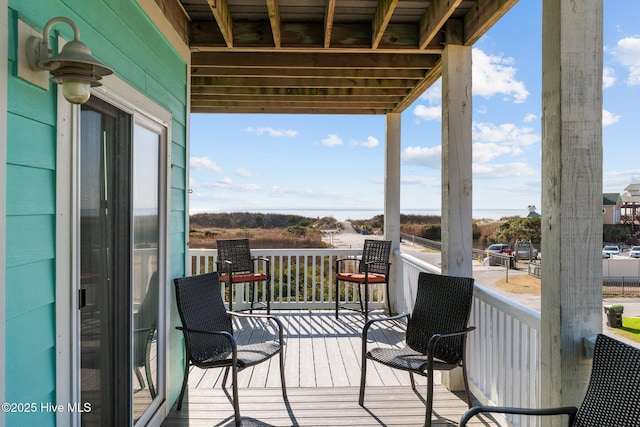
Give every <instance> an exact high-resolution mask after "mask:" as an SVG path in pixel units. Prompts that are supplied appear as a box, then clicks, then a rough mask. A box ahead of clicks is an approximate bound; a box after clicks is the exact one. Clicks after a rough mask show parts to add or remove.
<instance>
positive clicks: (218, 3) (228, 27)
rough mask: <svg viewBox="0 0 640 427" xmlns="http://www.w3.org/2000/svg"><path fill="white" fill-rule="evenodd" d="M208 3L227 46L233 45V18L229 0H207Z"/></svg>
mask: <svg viewBox="0 0 640 427" xmlns="http://www.w3.org/2000/svg"><path fill="white" fill-rule="evenodd" d="M207 3H208V4H209V8H211V12H212V13H213V17H214V18H215V19H216V22H217V23H218V27H219V28H220V32H221V33H222V36H223V37H224V41H225V42H226V43H227V47H233V18H232V17H231V12H230V11H229V4H228V3H227V0H207Z"/></svg>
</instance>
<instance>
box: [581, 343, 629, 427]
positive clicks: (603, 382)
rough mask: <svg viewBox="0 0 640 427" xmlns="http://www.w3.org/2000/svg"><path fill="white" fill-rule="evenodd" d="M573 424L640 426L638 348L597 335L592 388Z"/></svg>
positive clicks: (590, 387) (583, 426)
mask: <svg viewBox="0 0 640 427" xmlns="http://www.w3.org/2000/svg"><path fill="white" fill-rule="evenodd" d="M573 425H574V426H580V427H586V426H638V425H640V349H639V348H637V347H632V346H630V345H628V344H625V343H623V342H621V341H618V340H616V339H613V338H611V337H608V336H606V335H602V334H600V335H598V338H597V339H596V346H595V350H594V353H593V367H592V368H591V378H590V380H589V386H588V387H587V393H586V395H585V398H584V400H583V401H582V405H580V408H579V409H578V413H577V414H576V419H575V421H574V423H573Z"/></svg>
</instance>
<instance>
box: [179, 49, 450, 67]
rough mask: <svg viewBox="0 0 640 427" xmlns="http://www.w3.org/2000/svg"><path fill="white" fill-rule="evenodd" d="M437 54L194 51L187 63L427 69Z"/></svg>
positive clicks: (240, 65)
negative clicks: (189, 61)
mask: <svg viewBox="0 0 640 427" xmlns="http://www.w3.org/2000/svg"><path fill="white" fill-rule="evenodd" d="M438 59H439V56H438V55H431V54H422V53H418V54H410V53H385V52H371V53H344V52H341V53H336V52H331V51H329V52H327V51H316V52H311V53H310V52H287V51H282V50H279V51H267V52H265V51H258V52H255V51H251V52H249V51H247V52H238V51H224V52H219V51H216V52H194V53H193V54H192V56H191V65H192V66H200V65H212V66H213V65H218V66H226V67H255V68H277V67H283V68H338V69H350V68H372V69H373V68H389V69H394V68H406V69H430V68H431V67H433V65H434V64H435V63H436V61H437V60H438Z"/></svg>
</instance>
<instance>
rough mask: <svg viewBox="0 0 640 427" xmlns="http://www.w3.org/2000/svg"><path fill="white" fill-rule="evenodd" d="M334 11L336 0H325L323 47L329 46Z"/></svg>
mask: <svg viewBox="0 0 640 427" xmlns="http://www.w3.org/2000/svg"><path fill="white" fill-rule="evenodd" d="M335 12H336V0H327V7H326V8H325V11H324V47H325V48H327V47H330V46H331V32H332V30H333V17H334V14H335Z"/></svg>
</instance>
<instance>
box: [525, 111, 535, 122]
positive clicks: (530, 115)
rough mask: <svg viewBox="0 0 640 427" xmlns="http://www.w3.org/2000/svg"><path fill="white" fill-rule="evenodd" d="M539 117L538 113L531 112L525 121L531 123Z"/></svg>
mask: <svg viewBox="0 0 640 427" xmlns="http://www.w3.org/2000/svg"><path fill="white" fill-rule="evenodd" d="M537 119H538V116H536V115H535V114H533V113H529V114H527V115H526V116H524V119H523V121H524V122H525V123H530V122H533V121H534V120H537Z"/></svg>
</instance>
